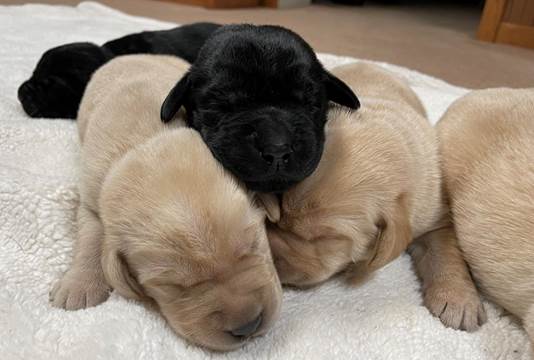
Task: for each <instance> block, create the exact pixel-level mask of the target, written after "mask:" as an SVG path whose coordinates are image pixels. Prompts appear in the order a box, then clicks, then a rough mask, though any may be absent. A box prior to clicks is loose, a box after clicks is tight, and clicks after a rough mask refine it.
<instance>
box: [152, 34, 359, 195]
mask: <svg viewBox="0 0 534 360" xmlns="http://www.w3.org/2000/svg"><path fill="white" fill-rule="evenodd" d="M329 100H330V101H333V102H336V103H338V104H340V105H344V106H347V107H350V108H352V109H357V108H358V107H359V105H360V104H359V101H358V98H357V97H356V95H354V93H353V92H352V91H351V89H350V88H349V87H348V86H347V85H345V84H344V83H343V82H342V81H341V80H339V79H337V78H336V77H334V76H333V75H332V74H330V73H328V72H327V71H326V70H325V69H324V68H323V67H322V65H321V64H320V63H319V61H318V60H317V58H316V56H315V53H314V52H313V50H312V49H311V47H310V46H309V45H308V44H307V43H306V42H305V41H304V40H303V39H302V38H301V37H300V36H298V35H297V34H295V33H293V32H292V31H290V30H287V29H284V28H281V27H277V26H253V25H228V26H223V27H222V28H220V29H219V30H217V31H216V32H215V33H214V34H213V35H212V36H211V37H210V38H209V39H208V40H207V41H206V43H205V44H204V46H203V47H202V48H201V50H200V52H199V54H198V57H197V59H196V61H195V62H194V63H193V65H192V67H191V69H190V71H189V72H188V73H187V74H186V75H185V76H184V77H183V78H182V79H181V80H180V81H179V82H178V83H177V84H176V85H175V87H174V88H173V89H172V90H171V92H170V93H169V95H168V96H167V98H166V100H165V102H164V103H163V105H162V108H161V118H162V120H163V121H170V120H171V119H172V118H173V116H174V115H175V113H176V112H177V111H178V110H179V108H180V107H181V106H184V107H185V109H186V111H187V121H188V123H189V124H190V125H191V126H192V127H193V128H195V129H197V130H198V131H199V132H200V133H201V135H202V137H203V138H204V141H205V142H206V144H207V145H208V146H209V147H210V149H211V151H212V153H213V154H214V156H215V157H216V158H217V159H218V160H219V161H220V162H221V163H222V164H223V165H224V166H225V167H226V168H227V169H228V170H230V171H231V172H232V173H234V174H235V175H236V176H237V177H238V178H239V179H240V180H242V181H244V182H245V184H246V185H247V186H248V187H249V188H250V189H251V190H256V191H263V192H282V191H285V190H287V189H288V188H289V187H290V186H292V185H293V184H295V183H297V182H299V181H301V180H303V179H304V178H306V177H307V176H309V175H310V174H311V173H312V172H313V171H314V170H315V168H316V167H317V165H318V163H319V160H320V158H321V155H322V152H323V144H324V126H325V123H326V113H327V109H328V101H329Z"/></svg>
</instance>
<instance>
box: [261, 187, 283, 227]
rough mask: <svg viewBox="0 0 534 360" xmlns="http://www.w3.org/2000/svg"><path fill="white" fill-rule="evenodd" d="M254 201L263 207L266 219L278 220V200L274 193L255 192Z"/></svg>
mask: <svg viewBox="0 0 534 360" xmlns="http://www.w3.org/2000/svg"><path fill="white" fill-rule="evenodd" d="M255 198H256V203H257V204H258V205H259V206H260V207H262V208H263V209H265V213H266V214H267V219H269V221H270V222H272V223H277V222H278V221H280V201H278V197H277V196H276V195H274V194H268V193H256V195H255Z"/></svg>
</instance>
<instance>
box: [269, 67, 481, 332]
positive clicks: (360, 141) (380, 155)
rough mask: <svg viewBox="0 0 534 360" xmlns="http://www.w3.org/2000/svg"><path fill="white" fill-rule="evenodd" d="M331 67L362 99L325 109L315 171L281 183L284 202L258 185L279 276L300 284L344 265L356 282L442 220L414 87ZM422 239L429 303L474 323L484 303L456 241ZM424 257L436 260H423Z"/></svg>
mask: <svg viewBox="0 0 534 360" xmlns="http://www.w3.org/2000/svg"><path fill="white" fill-rule="evenodd" d="M332 73H333V74H334V75H336V76H338V77H339V78H340V79H343V80H344V81H346V82H347V84H349V85H350V86H351V87H354V88H357V89H358V90H359V92H360V95H361V96H362V99H363V106H362V108H361V109H360V110H359V111H358V112H356V113H351V112H349V111H347V110H345V109H339V108H338V109H333V110H331V111H330V113H329V120H328V125H327V128H326V143H325V151H324V155H323V158H322V159H321V162H320V163H319V166H318V167H317V169H316V170H315V172H314V173H313V174H312V175H311V176H310V177H309V178H307V179H305V180H303V181H302V182H301V183H299V184H297V185H296V186H295V187H293V188H292V189H290V190H289V191H287V192H286V193H284V194H283V196H282V198H281V203H278V201H277V199H276V198H275V197H274V196H271V195H262V199H263V202H264V204H265V207H266V208H267V209H268V212H269V218H270V220H271V221H272V222H273V223H272V224H269V225H268V232H267V234H268V237H269V241H270V244H271V249H272V252H273V257H274V261H275V265H276V268H277V270H278V274H279V277H280V280H281V281H282V283H284V284H288V285H294V286H298V287H309V286H312V285H316V284H319V283H321V282H323V281H325V280H327V279H329V278H330V277H332V276H334V275H335V274H337V273H339V272H342V271H344V272H345V273H346V274H347V276H348V278H349V280H351V281H352V282H359V281H362V280H363V279H365V278H366V277H368V276H369V275H370V274H371V273H372V272H373V271H375V270H378V269H380V268H381V267H383V266H384V265H386V264H387V263H389V262H390V261H392V260H393V259H395V258H397V257H398V256H399V255H400V254H401V253H402V252H403V251H404V250H406V249H407V248H408V246H409V245H410V243H411V242H412V238H417V237H420V236H425V234H426V233H427V232H429V231H430V230H434V229H435V230H438V229H439V222H440V221H441V219H442V218H444V217H446V209H445V208H444V206H443V203H442V197H441V192H440V171H439V163H438V148H437V142H436V138H435V132H434V129H433V128H432V127H431V125H430V124H429V123H428V121H427V120H426V118H425V111H424V109H423V107H422V105H421V103H420V101H419V99H418V98H417V97H416V95H415V94H414V93H413V91H412V90H411V89H410V88H409V87H408V86H407V85H406V84H404V83H403V82H402V81H400V80H399V79H397V78H396V77H395V76H393V75H392V74H390V73H388V72H386V71H385V70H381V69H380V68H379V67H376V66H373V65H370V64H365V63H357V64H350V65H346V66H342V67H338V68H335V69H334V70H333V71H332ZM453 240H454V239H453ZM421 241H422V242H424V243H425V245H424V247H421V248H420V249H417V254H416V259H415V260H416V268H417V270H419V271H420V274H421V276H422V278H423V290H424V296H425V305H427V307H428V308H429V309H430V310H431V311H432V312H433V313H434V314H435V315H437V316H439V317H440V318H441V320H442V321H443V322H444V323H445V324H446V325H448V326H451V327H455V328H465V329H469V330H471V329H474V328H476V327H477V326H478V320H479V319H478V318H477V316H478V314H479V313H481V314H482V315H481V317H483V308H482V307H481V305H480V299H479V297H478V293H477V292H476V288H475V287H474V285H473V283H472V280H471V279H470V277H469V273H468V270H467V268H466V266H465V264H464V263H463V262H462V259H461V255H460V254H459V252H458V251H456V252H454V251H449V248H450V247H452V248H453V250H454V247H455V243H454V242H450V243H445V244H441V243H435V242H434V241H433V239H432V237H431V236H430V239H426V238H423V239H421ZM436 250H439V251H436ZM448 256H449V257H452V260H450V259H449V260H447V257H448ZM458 259H459V261H457V260H458ZM429 261H430V263H431V264H434V265H435V266H434V267H433V268H432V267H425V266H426V265H427V263H428V262H429ZM422 270H424V273H423V272H422ZM442 279H448V281H442ZM447 304H448V306H446V305H447ZM464 313H465V319H464V320H465V321H462V317H463V315H464ZM458 317H459V319H458Z"/></svg>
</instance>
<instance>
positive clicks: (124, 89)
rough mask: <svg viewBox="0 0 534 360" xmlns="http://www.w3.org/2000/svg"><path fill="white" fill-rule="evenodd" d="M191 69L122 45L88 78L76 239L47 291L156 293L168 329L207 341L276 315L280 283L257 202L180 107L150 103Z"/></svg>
mask: <svg viewBox="0 0 534 360" xmlns="http://www.w3.org/2000/svg"><path fill="white" fill-rule="evenodd" d="M187 69H188V64H187V63H185V62H184V61H182V60H179V59H177V58H174V57H167V56H154V55H132V56H123V57H119V58H117V59H115V60H113V61H111V62H109V63H108V64H106V65H105V66H103V67H102V68H101V69H99V70H98V71H97V72H96V73H95V74H94V76H93V78H92V79H91V81H90V83H89V85H88V87H87V90H86V93H85V95H84V98H83V100H82V104H81V106H80V110H79V114H78V126H79V135H80V139H81V142H82V176H81V181H80V197H81V202H80V205H79V210H78V227H79V229H78V231H79V236H78V241H77V243H76V247H75V254H74V259H73V262H72V265H71V267H70V269H69V270H68V271H67V273H66V274H65V276H64V277H63V279H62V280H61V281H60V282H59V283H58V284H57V285H56V286H55V287H54V289H53V291H52V294H51V295H52V301H53V304H54V305H55V306H58V307H64V308H66V309H69V310H74V309H80V308H84V307H88V306H94V305H97V304H99V303H100V302H102V301H104V300H105V299H106V298H107V296H108V293H109V291H110V288H114V289H115V290H116V291H118V292H119V293H120V294H121V295H122V296H125V297H127V298H131V299H136V300H142V301H145V302H147V303H150V304H153V305H155V306H156V308H158V309H159V310H160V311H161V313H162V315H163V316H164V317H165V318H166V319H167V321H168V323H169V325H170V326H171V327H172V328H173V329H174V331H175V332H176V333H178V334H179V335H181V336H184V337H185V338H187V339H189V340H190V341H192V342H194V343H197V344H200V345H203V346H206V347H208V348H211V349H216V350H230V349H234V348H236V347H238V346H240V345H242V344H243V340H245V339H240V338H236V337H234V336H232V335H231V334H230V333H229V332H230V331H232V330H233V329H236V328H239V327H241V326H243V325H244V324H247V323H249V322H250V321H251V320H254V319H256V318H257V317H258V316H260V314H261V317H262V323H261V326H260V328H259V329H258V331H257V332H256V333H255V335H260V334H262V333H264V332H265V331H267V329H268V328H269V327H270V326H271V325H272V323H273V322H274V320H275V319H276V318H277V316H278V313H279V308H280V301H281V287H280V282H279V280H278V277H277V274H276V271H275V268H274V266H273V263H272V259H271V253H270V250H269V246H268V240H267V237H266V232H265V226H264V217H265V215H264V212H263V211H262V210H261V209H260V208H257V207H256V206H254V205H253V204H252V199H251V197H250V196H251V195H250V194H248V193H247V192H246V191H245V190H244V189H243V187H242V186H241V185H240V184H239V183H238V182H237V181H236V180H235V179H234V178H233V177H232V176H231V175H230V174H229V173H227V172H226V171H225V170H224V169H223V168H222V167H221V166H220V165H219V164H218V162H217V161H216V160H215V159H214V158H213V156H212V155H211V153H210V151H209V149H208V148H207V146H206V145H205V144H204V142H203V141H202V139H201V137H200V135H199V134H198V133H197V132H195V131H194V130H191V129H187V128H184V127H183V125H184V121H183V119H177V120H176V121H173V122H172V124H174V125H169V126H168V125H165V124H163V123H162V122H161V121H160V118H159V109H160V106H161V103H162V101H163V99H164V98H165V96H166V94H167V93H168V91H169V89H171V87H172V86H173V85H174V84H175V82H176V81H177V78H179V77H180V76H181V75H183V74H184V73H185V72H186V71H187Z"/></svg>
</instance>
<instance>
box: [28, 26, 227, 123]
mask: <svg viewBox="0 0 534 360" xmlns="http://www.w3.org/2000/svg"><path fill="white" fill-rule="evenodd" d="M219 26H220V25H218V24H213V23H193V24H188V25H183V26H180V27H177V28H173V29H170V30H159V31H143V32H140V33H134V34H129V35H126V36H123V37H121V38H118V39H114V40H111V41H108V42H107V43H105V44H103V45H102V46H98V45H96V44H92V43H87V42H79V43H71V44H65V45H61V46H57V47H54V48H52V49H49V50H47V51H46V52H45V53H44V54H43V55H42V57H41V59H40V60H39V62H38V63H37V65H36V67H35V69H34V71H33V74H32V76H31V77H30V78H29V79H28V80H26V81H25V82H24V83H22V84H21V85H20V87H19V90H18V98H19V101H20V103H21V105H22V107H23V109H24V111H25V112H26V113H27V114H28V115H29V116H31V117H44V118H72V119H74V118H76V114H77V112H78V107H79V105H80V101H81V99H82V95H83V92H84V90H85V87H86V85H87V83H88V82H89V79H90V78H91V75H92V74H93V73H94V72H95V71H96V70H97V69H98V68H99V67H101V66H102V65H104V64H105V63H106V62H107V61H109V60H111V59H112V58H114V57H116V56H119V55H127V54H164V55H174V56H179V57H181V58H182V59H185V60H186V61H188V62H192V61H194V60H195V59H196V57H197V54H198V51H199V49H200V47H201V46H202V45H203V44H204V41H206V39H207V38H208V37H209V36H210V35H211V33H212V32H214V31H215V30H216V29H217V28H218V27H219Z"/></svg>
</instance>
